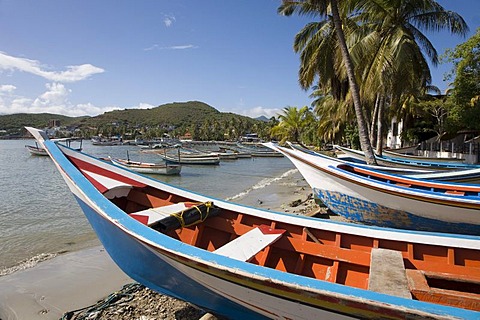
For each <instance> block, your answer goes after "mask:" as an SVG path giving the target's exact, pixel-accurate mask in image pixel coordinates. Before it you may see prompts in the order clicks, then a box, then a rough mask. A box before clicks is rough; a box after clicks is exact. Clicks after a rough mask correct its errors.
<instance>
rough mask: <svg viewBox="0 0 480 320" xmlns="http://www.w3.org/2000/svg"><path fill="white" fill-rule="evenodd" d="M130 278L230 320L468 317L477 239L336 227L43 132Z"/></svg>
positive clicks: (478, 304) (477, 305)
mask: <svg viewBox="0 0 480 320" xmlns="http://www.w3.org/2000/svg"><path fill="white" fill-rule="evenodd" d="M27 129H28V130H29V131H30V132H31V133H32V134H33V135H34V136H35V138H36V139H37V140H38V141H39V142H40V143H41V145H42V146H43V147H44V148H45V149H46V150H47V152H48V153H49V155H50V157H51V158H52V160H53V162H54V163H55V165H56V167H57V169H58V171H59V172H60V174H61V175H62V177H63V179H64V180H65V182H66V183H67V185H68V186H69V188H70V190H71V192H72V193H73V194H74V196H75V198H76V200H77V201H78V202H79V204H80V207H81V208H82V210H83V211H84V213H85V215H86V216H87V218H88V220H89V222H90V223H91V224H92V227H93V229H94V230H95V232H96V233H97V235H98V237H99V239H100V241H101V242H102V244H103V245H104V247H105V249H106V251H107V252H108V253H109V255H110V256H111V257H112V259H113V260H114V261H115V263H117V265H118V266H119V267H120V268H121V269H122V270H123V271H124V272H125V273H126V274H127V275H129V276H130V277H132V278H133V279H134V280H136V281H138V282H139V283H141V284H144V285H146V286H147V287H149V288H151V289H153V290H156V291H158V292H160V293H162V294H166V295H169V296H173V297H176V298H179V299H182V300H185V301H188V302H190V303H192V304H194V305H197V306H199V307H200V308H202V309H204V310H206V311H208V312H211V313H213V314H216V315H219V316H223V317H227V318H229V319H351V318H364V319H380V318H381V319H386V318H388V319H425V318H430V319H475V318H477V319H478V317H479V316H480V292H479V290H478V288H479V287H480V237H473V236H465V235H449V234H439V233H438V234H437V233H423V232H414V231H405V230H393V229H384V228H376V227H368V226H362V225H355V224H346V223H335V222H331V221H324V220H322V219H317V218H309V217H301V216H297V215H289V214H282V213H276V212H271V211H266V210H260V209H255V208H252V207H245V206H241V205H237V204H234V203H231V202H227V201H223V200H219V199H214V198H213V199H212V198H210V197H206V196H203V195H200V194H197V193H194V192H190V191H187V190H184V189H179V188H176V187H174V186H171V185H168V184H165V183H162V182H160V181H157V180H154V179H150V178H148V177H146V176H141V175H138V174H136V173H134V172H132V171H129V170H125V169H123V168H121V167H117V166H113V165H111V164H110V163H108V162H105V161H101V160H99V159H96V158H94V157H92V156H89V155H87V154H85V153H82V152H78V151H75V150H72V149H70V148H68V147H65V146H62V145H58V144H56V143H55V142H53V141H50V140H48V138H47V137H46V135H45V134H44V132H42V131H40V130H37V129H34V128H27Z"/></svg>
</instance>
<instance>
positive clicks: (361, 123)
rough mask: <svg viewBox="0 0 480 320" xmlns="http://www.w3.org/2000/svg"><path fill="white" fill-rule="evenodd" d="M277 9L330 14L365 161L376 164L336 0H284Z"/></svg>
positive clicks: (326, 15) (285, 12) (282, 11)
mask: <svg viewBox="0 0 480 320" xmlns="http://www.w3.org/2000/svg"><path fill="white" fill-rule="evenodd" d="M278 11H279V13H282V14H284V15H287V16H289V15H292V14H293V13H294V12H298V13H299V14H301V15H312V14H320V15H321V16H323V17H328V15H329V13H330V14H331V17H332V21H333V25H334V30H335V34H336V36H337V40H338V45H339V47H340V51H341V56H342V59H343V64H344V66H345V69H346V73H347V77H348V83H349V87H350V92H351V95H352V102H353V105H354V109H355V116H356V119H357V124H358V133H359V137H360V145H361V148H362V150H363V152H364V154H365V160H366V162H367V163H368V164H376V160H375V155H374V153H373V149H372V145H371V144H370V140H369V138H368V129H367V125H366V122H365V119H364V115H363V109H362V103H361V100H360V90H359V87H358V84H357V80H356V78H355V70H354V65H353V62H352V59H351V57H350V53H349V52H348V47H347V43H346V40H345V34H344V33H343V28H342V25H343V23H342V18H341V17H340V13H339V9H338V3H337V0H304V1H290V0H284V1H283V3H282V5H281V6H280V7H279V9H278Z"/></svg>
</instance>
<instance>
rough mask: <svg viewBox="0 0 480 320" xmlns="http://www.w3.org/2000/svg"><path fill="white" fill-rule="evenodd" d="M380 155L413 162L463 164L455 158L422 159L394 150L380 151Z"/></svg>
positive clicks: (462, 161)
mask: <svg viewBox="0 0 480 320" xmlns="http://www.w3.org/2000/svg"><path fill="white" fill-rule="evenodd" d="M382 153H383V154H384V155H386V156H388V157H390V158H399V159H407V160H414V161H433V162H453V163H464V162H465V159H457V158H439V157H436V158H432V157H424V156H416V155H411V154H404V153H401V152H396V151H394V149H391V150H382Z"/></svg>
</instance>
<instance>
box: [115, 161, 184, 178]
mask: <svg viewBox="0 0 480 320" xmlns="http://www.w3.org/2000/svg"><path fill="white" fill-rule="evenodd" d="M109 159H110V161H111V162H112V163H113V164H115V165H117V166H120V167H124V168H127V169H129V170H132V171H135V172H138V173H149V174H161V175H175V174H180V171H181V170H182V166H181V165H177V164H167V163H150V162H138V161H132V160H130V159H118V158H111V157H109Z"/></svg>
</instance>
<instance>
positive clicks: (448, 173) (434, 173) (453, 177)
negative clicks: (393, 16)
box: [288, 143, 480, 184]
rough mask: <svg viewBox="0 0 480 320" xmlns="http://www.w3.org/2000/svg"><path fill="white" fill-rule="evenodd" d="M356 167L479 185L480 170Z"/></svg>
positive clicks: (337, 159)
mask: <svg viewBox="0 0 480 320" xmlns="http://www.w3.org/2000/svg"><path fill="white" fill-rule="evenodd" d="M288 144H289V146H290V147H291V148H293V149H297V150H300V151H302V152H305V153H309V154H312V155H316V156H317V157H321V158H326V159H329V161H337V162H339V163H347V164H348V163H352V162H351V161H348V158H332V157H328V156H326V155H324V154H321V153H318V152H315V151H312V150H308V149H305V148H302V147H300V146H298V145H295V144H292V143H288ZM353 163H354V164H355V165H356V166H357V167H361V168H367V169H370V170H376V171H380V172H386V173H391V174H398V175H403V176H406V177H409V178H417V179H428V180H438V181H448V182H456V183H457V182H458V183H470V184H479V183H480V168H474V169H464V170H427V169H423V168H420V169H417V168H401V167H388V166H379V165H367V164H363V163H358V162H355V161H353Z"/></svg>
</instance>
